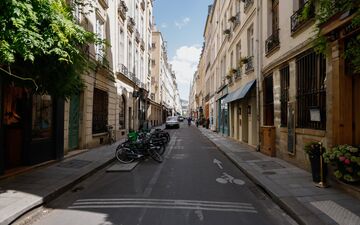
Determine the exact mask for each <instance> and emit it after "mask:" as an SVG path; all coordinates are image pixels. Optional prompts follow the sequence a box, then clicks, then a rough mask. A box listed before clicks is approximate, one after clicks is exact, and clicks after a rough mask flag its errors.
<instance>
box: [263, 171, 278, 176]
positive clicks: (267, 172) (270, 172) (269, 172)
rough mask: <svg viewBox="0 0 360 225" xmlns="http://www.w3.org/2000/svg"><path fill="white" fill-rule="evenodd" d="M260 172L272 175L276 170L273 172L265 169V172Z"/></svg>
mask: <svg viewBox="0 0 360 225" xmlns="http://www.w3.org/2000/svg"><path fill="white" fill-rule="evenodd" d="M262 174H264V175H274V174H276V172H273V171H265V172H262Z"/></svg>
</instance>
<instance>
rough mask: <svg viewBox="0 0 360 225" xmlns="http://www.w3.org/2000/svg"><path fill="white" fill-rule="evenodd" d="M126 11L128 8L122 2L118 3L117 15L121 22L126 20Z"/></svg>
mask: <svg viewBox="0 0 360 225" xmlns="http://www.w3.org/2000/svg"><path fill="white" fill-rule="evenodd" d="M127 11H128V7H127V6H126V3H125V2H124V1H120V3H119V5H118V14H119V16H120V17H121V19H122V20H126V13H127Z"/></svg>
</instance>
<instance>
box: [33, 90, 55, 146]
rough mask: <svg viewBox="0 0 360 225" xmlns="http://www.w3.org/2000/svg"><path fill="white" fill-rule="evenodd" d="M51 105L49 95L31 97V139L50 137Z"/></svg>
mask: <svg viewBox="0 0 360 225" xmlns="http://www.w3.org/2000/svg"><path fill="white" fill-rule="evenodd" d="M52 115H53V105H52V99H51V96H50V95H34V96H33V98H32V135H31V136H32V139H43V138H51V136H52V127H53V125H52V124H53V122H52Z"/></svg>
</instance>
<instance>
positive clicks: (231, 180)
mask: <svg viewBox="0 0 360 225" xmlns="http://www.w3.org/2000/svg"><path fill="white" fill-rule="evenodd" d="M216 182H218V183H220V184H227V183H231V184H237V185H244V184H245V181H243V180H240V179H237V178H234V177H233V176H231V175H229V174H227V173H225V172H224V173H223V175H222V176H221V177H218V178H216Z"/></svg>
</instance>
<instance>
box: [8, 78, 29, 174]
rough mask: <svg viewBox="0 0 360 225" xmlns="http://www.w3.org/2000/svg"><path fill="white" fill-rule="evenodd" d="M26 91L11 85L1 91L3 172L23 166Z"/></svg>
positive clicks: (27, 113) (26, 114) (26, 113)
mask: <svg viewBox="0 0 360 225" xmlns="http://www.w3.org/2000/svg"><path fill="white" fill-rule="evenodd" d="M28 101H29V99H28V91H27V90H26V89H25V88H23V87H17V86H15V85H13V84H9V85H5V86H4V89H3V118H2V120H3V121H2V122H3V129H4V150H5V152H4V153H5V170H8V169H13V168H16V167H19V166H22V165H23V164H24V141H25V132H24V131H25V127H26V121H27V119H29V118H26V117H27V116H28V115H29V114H30V112H27V104H26V103H27V102H28Z"/></svg>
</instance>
